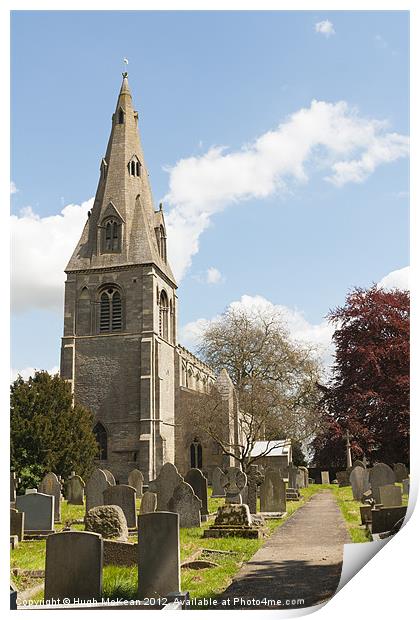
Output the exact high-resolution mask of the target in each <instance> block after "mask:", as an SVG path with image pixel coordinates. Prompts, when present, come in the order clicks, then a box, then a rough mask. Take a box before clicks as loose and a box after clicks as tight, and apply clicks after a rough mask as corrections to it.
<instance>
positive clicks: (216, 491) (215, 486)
mask: <svg viewBox="0 0 420 620" xmlns="http://www.w3.org/2000/svg"><path fill="white" fill-rule="evenodd" d="M222 476H223V471H222V470H221V469H220V467H215V468H214V469H213V475H212V493H211V496H212V497H224V496H225V494H226V493H225V490H224V488H223V487H222V483H221V482H220V479H221V477H222Z"/></svg>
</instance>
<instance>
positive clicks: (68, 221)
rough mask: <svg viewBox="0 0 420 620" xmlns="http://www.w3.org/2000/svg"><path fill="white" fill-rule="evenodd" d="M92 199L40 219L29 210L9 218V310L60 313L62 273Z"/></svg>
mask: <svg viewBox="0 0 420 620" xmlns="http://www.w3.org/2000/svg"><path fill="white" fill-rule="evenodd" d="M92 205H93V198H91V199H90V200H88V201H86V202H84V203H82V204H81V205H74V204H70V205H67V206H66V207H64V209H63V210H62V211H61V213H60V214H58V215H51V216H47V217H40V216H39V215H37V214H36V213H34V212H33V211H32V209H31V208H30V207H26V208H25V209H22V210H21V212H20V214H19V215H12V216H11V233H12V258H11V262H12V291H11V297H12V309H13V310H14V311H15V312H23V311H25V310H29V309H33V308H41V309H46V308H48V309H57V310H62V307H63V294H64V280H65V274H64V269H65V267H66V264H67V262H68V260H69V258H70V256H71V254H72V252H73V250H74V248H75V246H76V243H77V242H78V240H79V238H80V235H81V233H82V227H83V223H84V222H85V220H86V217H87V212H88V210H89V209H91V208H92Z"/></svg>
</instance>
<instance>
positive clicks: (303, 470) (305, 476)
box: [298, 465, 309, 489]
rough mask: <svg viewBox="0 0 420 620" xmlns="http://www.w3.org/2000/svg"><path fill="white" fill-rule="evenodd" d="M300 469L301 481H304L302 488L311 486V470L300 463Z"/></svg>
mask: <svg viewBox="0 0 420 620" xmlns="http://www.w3.org/2000/svg"><path fill="white" fill-rule="evenodd" d="M298 470H299V472H300V481H301V482H302V484H300V487H301V488H302V489H307V488H308V486H309V472H308V469H307V467H304V466H303V465H300V466H299V467H298Z"/></svg>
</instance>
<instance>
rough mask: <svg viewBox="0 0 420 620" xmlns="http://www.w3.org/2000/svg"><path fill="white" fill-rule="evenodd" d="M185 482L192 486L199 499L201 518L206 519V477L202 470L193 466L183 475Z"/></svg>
mask: <svg viewBox="0 0 420 620" xmlns="http://www.w3.org/2000/svg"><path fill="white" fill-rule="evenodd" d="M185 482H188V484H190V485H191V486H192V488H193V491H194V493H195V494H196V496H197V497H198V499H200V500H201V509H200V512H201V520H202V521H207V518H208V515H209V509H208V499H207V478H205V477H204V476H203V474H202V472H201V471H200V470H199V469H197V468H195V467H193V468H192V469H190V470H189V472H188V473H187V475H186V476H185ZM181 527H182V526H181Z"/></svg>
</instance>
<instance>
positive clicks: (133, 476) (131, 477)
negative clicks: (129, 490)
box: [128, 469, 144, 498]
mask: <svg viewBox="0 0 420 620" xmlns="http://www.w3.org/2000/svg"><path fill="white" fill-rule="evenodd" d="M143 483H144V476H143V474H142V473H141V471H140V470H139V469H133V471H131V472H130V473H129V474H128V484H129V486H130V487H134V488H135V489H136V495H137V497H139V498H140V497H142V496H143Z"/></svg>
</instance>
